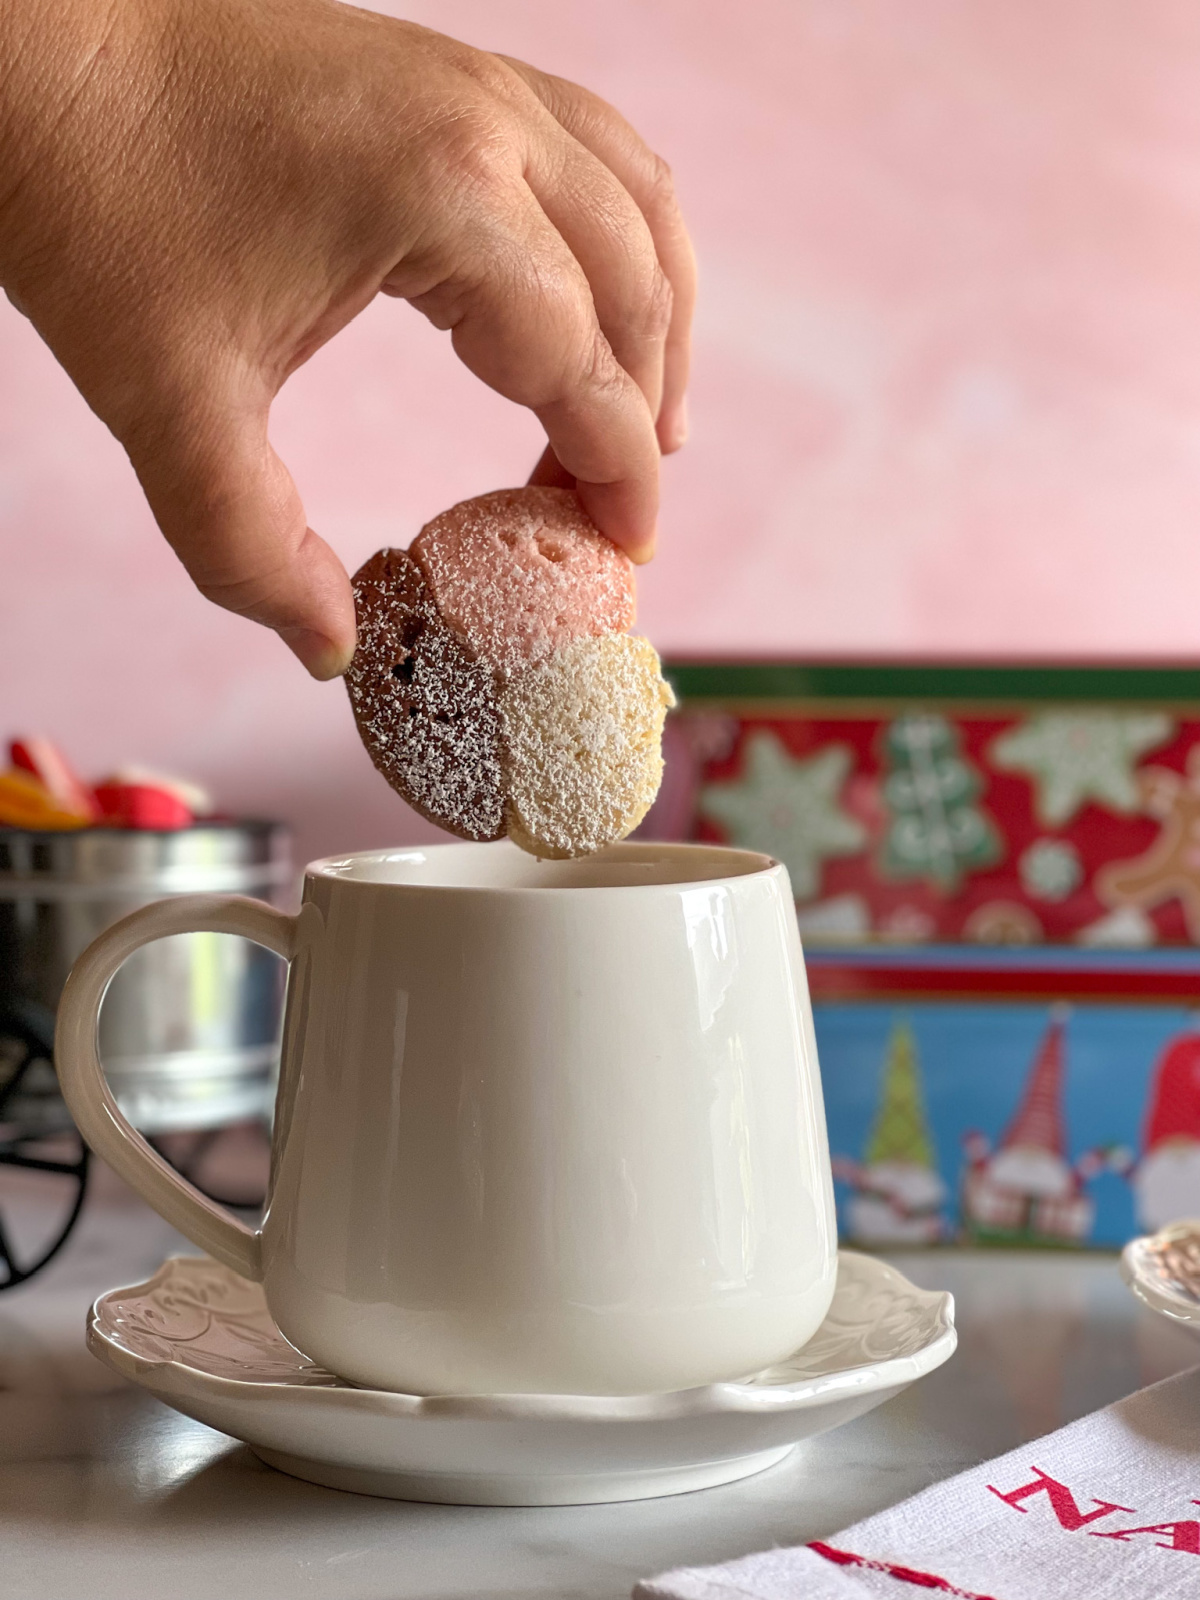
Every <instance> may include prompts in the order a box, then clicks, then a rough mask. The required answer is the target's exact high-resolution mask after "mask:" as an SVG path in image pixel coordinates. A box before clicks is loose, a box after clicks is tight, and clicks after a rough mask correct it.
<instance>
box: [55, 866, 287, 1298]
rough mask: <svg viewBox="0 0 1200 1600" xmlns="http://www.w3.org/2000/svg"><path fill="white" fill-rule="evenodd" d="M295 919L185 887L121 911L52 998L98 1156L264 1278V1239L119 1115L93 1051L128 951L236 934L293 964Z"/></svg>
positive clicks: (63, 1054) (64, 1065)
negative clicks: (184, 937) (170, 939)
mask: <svg viewBox="0 0 1200 1600" xmlns="http://www.w3.org/2000/svg"><path fill="white" fill-rule="evenodd" d="M298 922H299V918H298V917H289V916H288V915H287V914H286V913H285V912H283V911H276V909H275V907H274V906H269V905H266V904H265V903H264V902H263V901H261V900H249V899H247V898H246V897H245V896H244V895H237V894H186V895H183V894H181V895H175V896H173V897H172V898H170V899H168V900H157V901H155V903H154V904H153V905H148V906H142V907H141V908H140V909H139V910H137V911H133V912H131V913H130V914H129V915H128V916H127V917H122V918H121V920H120V921H119V922H114V923H113V925H112V927H110V928H106V929H105V930H104V932H103V933H102V934H101V935H100V936H99V938H97V939H94V940H93V941H92V943H91V944H90V945H88V947H87V949H86V950H85V951H84V952H83V954H82V955H81V956H80V957H79V959H78V961H76V963H75V965H74V966H73V967H72V968H71V975H70V977H69V978H68V979H67V981H66V984H65V986H64V988H63V992H62V999H61V1000H60V1001H59V1003H58V1018H57V1021H56V1023H55V1027H54V1064H55V1067H56V1069H57V1071H58V1082H59V1087H60V1088H61V1089H62V1094H63V1099H64V1100H65V1101H66V1102H67V1109H68V1110H69V1111H70V1113H71V1115H72V1116H73V1117H74V1119H75V1122H76V1125H77V1126H78V1128H79V1131H80V1133H82V1134H83V1137H84V1138H85V1139H86V1140H87V1142H88V1144H90V1145H91V1147H92V1149H93V1150H94V1151H95V1152H96V1154H97V1155H100V1156H103V1157H104V1159H105V1161H107V1162H108V1164H109V1165H110V1166H111V1167H113V1168H114V1169H115V1170H116V1171H117V1172H118V1173H120V1175H121V1177H122V1178H124V1179H125V1181H126V1183H128V1184H129V1185H130V1186H131V1187H132V1188H134V1189H136V1190H137V1192H138V1194H140V1195H141V1196H142V1198H143V1199H144V1200H147V1201H149V1203H150V1204H151V1205H152V1206H153V1207H154V1209H155V1211H157V1212H158V1214H159V1216H161V1217H165V1218H166V1220H167V1221H168V1222H169V1223H171V1225H172V1226H173V1227H175V1228H178V1229H179V1231H180V1233H182V1234H183V1235H184V1236H185V1237H186V1238H188V1239H190V1240H191V1241H192V1243H193V1244H196V1245H199V1246H200V1248H201V1249H202V1250H207V1252H208V1253H209V1255H211V1256H215V1257H216V1259H217V1260H218V1261H221V1262H223V1263H224V1264H225V1266H227V1267H232V1269H233V1271H234V1272H236V1273H238V1275H239V1276H240V1277H243V1278H249V1279H250V1280H251V1282H253V1283H260V1282H261V1281H262V1275H263V1268H262V1243H261V1236H260V1234H258V1233H257V1232H256V1231H255V1230H254V1229H252V1228H248V1227H247V1226H246V1225H245V1223H244V1222H239V1221H238V1219H237V1218H236V1217H234V1216H231V1215H230V1213H229V1212H228V1211H226V1210H225V1208H224V1206H219V1205H217V1204H216V1203H215V1201H212V1200H209V1199H208V1198H207V1196H205V1195H203V1194H201V1193H200V1191H199V1189H197V1188H196V1187H195V1185H194V1184H191V1183H189V1182H188V1181H187V1179H186V1178H183V1177H181V1176H180V1175H179V1173H178V1172H176V1171H175V1169H174V1168H173V1167H171V1166H169V1165H168V1164H167V1163H166V1162H165V1161H164V1160H163V1158H162V1157H161V1156H160V1155H158V1154H157V1152H156V1151H154V1150H152V1149H151V1148H150V1146H149V1145H148V1144H147V1143H146V1141H145V1139H143V1138H142V1136H141V1134H140V1133H138V1131H137V1130H136V1128H134V1127H133V1126H132V1124H131V1123H130V1122H129V1120H128V1118H127V1117H125V1116H124V1115H123V1114H122V1112H121V1110H120V1108H119V1107H118V1105H117V1102H116V1100H115V1099H114V1098H113V1093H112V1090H111V1089H110V1088H109V1087H108V1084H107V1082H106V1081H105V1078H104V1068H103V1066H102V1065H101V1062H100V1056H99V1053H98V1051H97V1048H96V1047H97V1035H98V1027H99V1017H100V1003H101V1001H102V1000H103V999H104V993H105V990H106V989H107V988H108V986H109V984H110V983H111V982H112V980H113V978H114V977H115V976H116V973H117V970H118V968H119V967H120V966H121V964H122V962H123V961H125V960H126V958H127V957H128V956H131V955H132V954H133V952H134V951H135V950H138V949H140V948H141V946H142V945H144V944H150V943H151V942H152V941H153V940H155V939H164V938H166V937H167V936H168V935H169V934H173V933H233V934H237V935H239V936H240V937H241V938H243V939H251V940H253V942H254V943H255V944H261V945H265V947H266V948H267V949H268V950H273V951H274V952H275V954H276V955H277V956H282V957H283V959H284V960H285V961H290V960H291V959H292V956H293V954H294V952H295V945H296V927H297V924H298Z"/></svg>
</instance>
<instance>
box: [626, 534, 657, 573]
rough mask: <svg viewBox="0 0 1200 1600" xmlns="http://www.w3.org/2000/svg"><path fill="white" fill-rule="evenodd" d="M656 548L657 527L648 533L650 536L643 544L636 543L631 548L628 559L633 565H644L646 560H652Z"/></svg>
mask: <svg viewBox="0 0 1200 1600" xmlns="http://www.w3.org/2000/svg"><path fill="white" fill-rule="evenodd" d="M657 549H658V529H657V528H655V530H654V532H653V533H652V534H651V535H650V537H649V538H648V539H647V540H646V541H645V542H644V543H643V544H639V545H637V546H636V547H635V548H634V549H633V550H631V551H630V552H629V559H630V560H631V561H632V562H633V564H634V565H635V566H637V567H644V566H645V565H646V563H647V561H653V560H654V552H655V550H657Z"/></svg>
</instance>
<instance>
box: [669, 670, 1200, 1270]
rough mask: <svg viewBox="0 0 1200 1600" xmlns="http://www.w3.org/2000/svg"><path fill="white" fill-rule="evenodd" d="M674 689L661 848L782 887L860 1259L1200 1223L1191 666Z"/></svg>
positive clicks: (687, 681)
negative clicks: (710, 850)
mask: <svg viewBox="0 0 1200 1600" xmlns="http://www.w3.org/2000/svg"><path fill="white" fill-rule="evenodd" d="M669 671H670V675H671V677H672V681H673V683H674V685H675V688H676V693H677V694H678V695H679V698H680V701H681V706H680V710H679V712H677V713H676V714H675V715H674V717H673V718H672V719H671V721H670V722H669V724H668V731H667V738H666V741H665V749H666V756H667V772H666V777H665V780H664V784H663V790H662V793H661V795H660V799H659V802H658V805H657V806H656V808H655V811H654V813H652V815H651V817H650V819H649V822H648V825H647V827H646V828H645V830H644V831H645V832H646V833H647V834H649V835H650V836H652V837H660V838H661V837H673V838H698V839H713V840H721V841H725V842H729V843H732V844H737V845H741V846H744V847H747V848H751V849H757V850H762V851H765V852H767V853H768V854H770V855H773V856H775V857H776V858H778V859H781V860H783V861H784V862H785V864H786V865H787V866H788V869H789V872H790V875H791V879H792V884H793V888H794V890H795V893H796V901H797V913H798V917H799V922H800V927H801V933H802V937H803V940H804V946H805V954H806V960H807V964H808V972H809V982H810V986H811V988H812V993H813V999H814V1008H815V1015H816V1027H817V1040H818V1046H819V1050H820V1058H821V1071H822V1079H823V1083H824V1091H825V1102H826V1112H827V1116H828V1121H829V1134H830V1147H831V1151H832V1154H833V1158H834V1173H835V1186H836V1191H837V1198H838V1212H839V1220H840V1225H841V1232H842V1235H843V1237H844V1238H845V1239H846V1240H847V1241H852V1242H854V1243H857V1244H861V1245H866V1246H868V1247H869V1246H872V1245H874V1246H878V1247H880V1248H882V1247H886V1246H894V1245H900V1244H910V1245H911V1244H951V1243H972V1244H1021V1245H1039V1246H1049V1247H1052V1246H1075V1247H1078V1246H1096V1247H1110V1248H1111V1247H1116V1246H1119V1245H1121V1244H1122V1243H1123V1242H1124V1241H1125V1240H1126V1239H1128V1238H1129V1237H1130V1236H1131V1235H1133V1234H1134V1233H1137V1232H1141V1231H1143V1230H1145V1229H1148V1228H1155V1227H1159V1226H1162V1225H1163V1224H1164V1223H1166V1222H1168V1221H1171V1220H1174V1219H1176V1218H1178V1217H1181V1216H1186V1215H1189V1214H1196V1215H1200V847H1198V846H1197V843H1196V841H1197V839H1198V838H1200V671H1196V670H1192V669H1178V668H1172V669H1147V668H1119V667H1113V668H1103V669H1097V668H1062V667H1053V668H1040V669H1039V668H1030V667H1022V668H988V667H982V668H981V667H966V666H964V667H945V666H936V667H921V666H913V665H908V666H895V667H891V666H872V665H866V664H864V665H862V666H853V665H848V664H845V663H839V664H835V665H820V664H817V665H814V664H811V663H807V664H806V663H729V662H724V663H711V662H710V663H695V662H693V663H687V664H683V665H680V664H674V665H673V666H672V667H671V668H670V669H669Z"/></svg>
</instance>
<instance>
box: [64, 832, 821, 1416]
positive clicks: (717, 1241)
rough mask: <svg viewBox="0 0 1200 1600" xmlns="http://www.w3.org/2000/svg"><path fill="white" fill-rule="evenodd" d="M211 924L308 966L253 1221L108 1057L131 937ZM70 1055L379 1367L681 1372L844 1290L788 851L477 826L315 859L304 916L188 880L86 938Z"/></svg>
mask: <svg viewBox="0 0 1200 1600" xmlns="http://www.w3.org/2000/svg"><path fill="white" fill-rule="evenodd" d="M193 930H213V931H216V932H220V933H233V934H241V935H242V936H243V937H245V938H248V939H253V940H256V941H257V942H258V943H259V944H263V945H266V946H267V947H268V948H269V949H271V950H274V951H276V952H278V954H279V955H281V956H283V957H285V958H286V959H287V960H288V961H290V963H291V971H290V975H289V980H288V998H287V1010H286V1016H285V1020H284V1035H283V1057H282V1065H281V1075H280V1086H279V1096H278V1101H277V1106H276V1119H275V1132H274V1142H273V1151H272V1162H271V1167H272V1170H271V1183H270V1193H269V1198H268V1204H267V1208H266V1212H265V1215H264V1217H263V1221H262V1226H261V1228H260V1229H259V1230H258V1231H251V1230H250V1229H249V1228H247V1227H245V1226H244V1225H243V1224H242V1223H241V1222H239V1221H237V1220H236V1219H235V1218H233V1217H232V1216H230V1215H229V1214H228V1213H227V1212H225V1211H224V1210H223V1209H222V1208H221V1207H220V1206H218V1205H215V1204H214V1203H213V1202H211V1201H209V1200H207V1199H205V1198H204V1197H203V1196H202V1195H200V1194H199V1193H198V1192H197V1191H196V1190H195V1189H194V1188H193V1187H192V1186H191V1185H190V1184H189V1183H187V1182H186V1181H185V1180H184V1179H183V1178H181V1177H180V1176H179V1175H178V1174H177V1173H175V1172H174V1171H172V1169H171V1168H170V1167H169V1166H167V1164H166V1163H165V1162H164V1161H162V1160H161V1159H160V1158H159V1157H158V1156H157V1155H156V1154H155V1153H154V1152H153V1151H152V1150H151V1149H150V1148H149V1146H148V1145H147V1144H146V1142H145V1140H144V1139H142V1137H141V1136H140V1135H139V1134H138V1133H137V1132H136V1131H135V1130H134V1129H133V1128H132V1127H131V1126H130V1125H129V1123H128V1122H127V1121H126V1119H125V1118H124V1117H123V1116H122V1115H121V1113H120V1111H119V1110H118V1108H117V1106H116V1103H115V1101H114V1100H113V1097H112V1095H111V1093H110V1092H109V1090H108V1087H107V1085H106V1084H105V1081H104V1075H103V1070H102V1067H101V1064H100V1061H99V1059H98V1056H97V1052H96V1019H97V1013H98V1011H99V1007H100V1002H101V999H102V997H103V994H104V990H105V987H106V985H107V984H108V983H109V981H110V980H111V978H112V976H113V974H114V973H115V972H116V971H117V969H118V968H119V967H120V965H121V963H122V961H124V960H125V959H126V957H127V956H129V955H130V954H131V953H132V952H133V951H134V950H136V949H137V948H138V947H139V946H140V945H143V944H146V943H147V942H148V941H150V940H152V939H157V938H161V937H162V936H163V935H165V934H173V933H183V932H190V931H193ZM56 1052H57V1062H58V1073H59V1078H60V1081H61V1084H62V1090H63V1094H64V1095H65V1096H66V1100H67V1104H68V1106H69V1107H70V1109H71V1112H72V1114H73V1116H74V1117H75V1120H76V1122H77V1123H78V1124H79V1127H80V1129H81V1130H82V1132H83V1134H84V1136H85V1137H86V1138H87V1140H88V1142H89V1143H90V1144H91V1145H92V1147H93V1148H94V1149H95V1150H96V1151H98V1152H99V1154H100V1155H102V1156H103V1157H104V1158H105V1159H106V1160H107V1161H109V1162H110V1163H111V1164H112V1165H113V1166H114V1167H115V1168H116V1169H117V1171H118V1172H120V1173H121V1175H122V1176H123V1177H124V1178H126V1179H127V1180H128V1182H129V1183H131V1184H132V1185H133V1187H134V1188H135V1189H137V1190H139V1191H140V1193H141V1194H143V1195H144V1196H145V1198H146V1199H147V1200H148V1201H149V1202H150V1204H151V1205H152V1206H154V1207H155V1208H156V1210H158V1211H159V1212H160V1213H161V1214H162V1215H163V1216H164V1217H165V1218H167V1220H168V1221H169V1222H172V1223H173V1224H174V1225H175V1226H176V1227H177V1228H178V1229H179V1230H180V1231H181V1232H182V1233H184V1234H186V1235H187V1237H188V1238H189V1239H191V1240H192V1241H193V1242H194V1243H196V1244H198V1245H200V1246H201V1247H202V1248H203V1249H205V1250H207V1251H209V1252H210V1253H211V1254H212V1255H213V1256H215V1257H216V1258H217V1259H218V1260H219V1261H223V1262H225V1263H226V1265H228V1266H230V1267H232V1268H233V1269H234V1271H235V1272H238V1273H240V1274H241V1275H242V1276H243V1277H246V1278H251V1279H254V1280H255V1281H261V1282H262V1284H263V1285H264V1287H265V1290H266V1296H267V1302H268V1304H269V1306H270V1310H271V1313H272V1315H273V1316H274V1317H275V1319H276V1321H277V1322H278V1324H279V1327H280V1329H281V1330H282V1331H283V1333H284V1334H286V1336H287V1337H288V1338H289V1339H290V1340H291V1341H292V1343H293V1344H295V1345H296V1346H298V1347H299V1348H300V1349H301V1350H303V1351H304V1352H305V1353H306V1354H307V1355H309V1356H311V1357H312V1358H313V1359H314V1360H316V1361H318V1362H320V1363H321V1364H322V1365H323V1366H325V1367H328V1368H329V1369H330V1370H332V1371H333V1372H336V1373H338V1374H339V1375H340V1376H341V1377H343V1378H346V1379H348V1380H350V1381H351V1382H354V1383H357V1384H362V1385H366V1386H369V1387H374V1388H382V1389H394V1390H401V1391H406V1392H410V1393H419V1394H445V1393H454V1392H459V1393H463V1392H475V1393H497V1392H501V1393H503V1392H507V1393H514V1392H515V1393H522V1392H525V1393H555V1392H557V1393H578V1394H638V1393H646V1392H651V1391H659V1390H665V1389H677V1388H686V1387H689V1386H691V1385H696V1384H704V1383H709V1382H713V1381H717V1380H720V1379H724V1378H735V1377H739V1376H742V1375H745V1374H747V1373H751V1372H754V1371H756V1370H758V1369H759V1368H762V1367H765V1366H768V1365H770V1364H771V1363H773V1362H775V1361H778V1360H780V1359H782V1358H783V1357H785V1356H787V1355H789V1354H791V1353H792V1352H793V1351H794V1350H796V1349H797V1348H798V1347H799V1346H800V1345H802V1344H803V1343H804V1342H805V1340H806V1339H808V1338H809V1337H810V1336H811V1334H812V1333H813V1332H814V1331H815V1330H816V1328H817V1326H818V1325H819V1323H820V1322H821V1320H822V1318H823V1317H824V1315H825V1312H826V1310H827V1309H828V1306H829V1302H830V1299H831V1297H832V1293H833V1286H834V1277H835V1273H836V1244H835V1223H834V1209H833V1190H832V1184H831V1180H830V1168H829V1152H828V1145H827V1142H826V1135H825V1119H824V1110H823V1106H822V1101H821V1085H820V1078H819V1075H818V1071H817V1056H816V1045H815V1040H814V1036H813V1029H812V1014H811V1009H810V1005H809V998H808V989H807V984H806V981H805V975H804V966H803V959H802V956H801V952H800V941H799V938H798V936H797V932H796V919H795V914H794V911H793V906H792V893H791V888H790V885H789V883H788V877H787V873H786V871H785V870H784V868H783V867H782V866H780V865H778V863H776V862H773V861H771V860H770V859H769V858H767V857H765V856H758V855H753V854H751V853H749V852H746V851H740V850H724V849H717V848H710V847H708V846H703V845H660V844H623V845H618V846H614V847H613V848H611V849H609V850H607V851H605V852H603V853H602V854H601V855H599V856H594V857H589V858H586V859H584V860H579V861H544V862H539V861H535V860H534V859H533V858H532V857H531V856H528V855H525V854H524V853H522V852H521V851H520V850H517V849H516V848H514V847H513V846H512V845H511V844H509V843H507V842H502V843H499V844H487V845H478V844H450V845H439V846H435V847H433V848H421V849H407V850H386V851H374V852H366V853H363V854H359V855H352V856H347V857H345V858H344V859H330V860H327V861H318V862H315V863H314V864H313V865H312V866H310V867H309V868H308V871H307V874H306V879H305V889H304V902H303V906H302V908H301V910H300V913H299V915H298V916H294V917H291V916H285V915H284V914H283V913H282V912H279V911H276V910H274V909H273V908H272V907H270V906H267V905H264V904H262V903H260V902H259V901H255V900H246V899H241V898H238V897H235V896H232V895H230V896H226V895H211V896H190V897H183V896H180V897H178V898H173V899H170V900H164V901H162V902H160V903H159V904H157V905H152V906H147V907H145V908H144V909H143V910H140V911H135V912H134V913H133V915H132V916H129V917H126V918H125V919H124V920H123V921H121V922H118V923H116V924H115V925H114V926H113V927H111V928H109V929H108V930H107V931H106V932H104V933H103V934H101V936H100V937H99V938H98V939H97V940H96V941H95V943H94V944H92V945H91V946H90V947H89V948H88V950H87V951H86V952H85V953H84V954H83V955H82V956H81V957H80V959H79V961H78V962H77V963H76V965H75V968H74V970H73V972H72V973H71V976H70V979H69V980H68V983H67V986H66V988H65V990H64V992H63V997H62V1002H61V1005H60V1007H59V1014H58V1035H57V1041H56Z"/></svg>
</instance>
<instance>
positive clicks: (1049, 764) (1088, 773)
mask: <svg viewBox="0 0 1200 1600" xmlns="http://www.w3.org/2000/svg"><path fill="white" fill-rule="evenodd" d="M1174 728H1175V724H1174V722H1173V720H1172V719H1171V718H1170V717H1169V716H1167V715H1166V714H1165V713H1164V712H1161V711H1114V710H1107V709H1100V708H1097V709H1089V708H1084V709H1082V710H1057V711H1039V712H1038V713H1037V714H1036V716H1032V717H1030V718H1029V719H1028V720H1027V721H1025V722H1023V723H1021V724H1020V726H1019V727H1016V728H1010V729H1009V730H1008V731H1007V732H1006V733H1002V734H1001V735H1000V736H999V738H997V739H994V740H993V741H992V746H991V749H990V750H989V752H988V754H989V756H990V758H991V760H992V763H993V765H995V766H996V767H999V768H1000V769H1001V770H1002V771H1005V772H1021V773H1025V774H1026V775H1027V776H1028V777H1029V778H1031V779H1032V781H1033V784H1034V795H1035V800H1034V810H1035V812H1036V814H1037V816H1038V818H1039V820H1040V821H1041V822H1042V823H1043V824H1044V825H1045V826H1046V827H1048V828H1060V827H1062V825H1063V824H1064V823H1065V822H1069V821H1070V820H1071V818H1072V817H1073V816H1074V815H1075V813H1076V812H1077V811H1078V810H1079V809H1080V807H1081V806H1083V805H1084V804H1085V803H1086V802H1087V801H1089V800H1094V801H1096V802H1097V803H1098V804H1100V805H1103V806H1107V807H1108V809H1109V810H1110V811H1116V812H1119V813H1121V814H1122V815H1125V816H1127V815H1129V814H1130V813H1131V812H1134V811H1136V810H1137V809H1138V807H1139V804H1140V797H1139V793H1138V782H1137V776H1136V773H1135V771H1134V769H1135V767H1136V766H1137V763H1138V762H1139V761H1140V760H1141V758H1142V756H1144V755H1145V754H1146V752H1147V751H1149V750H1154V749H1156V748H1157V747H1158V746H1159V745H1161V744H1165V743H1166V741H1167V740H1168V739H1169V738H1170V737H1171V735H1172V733H1173V732H1174Z"/></svg>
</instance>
